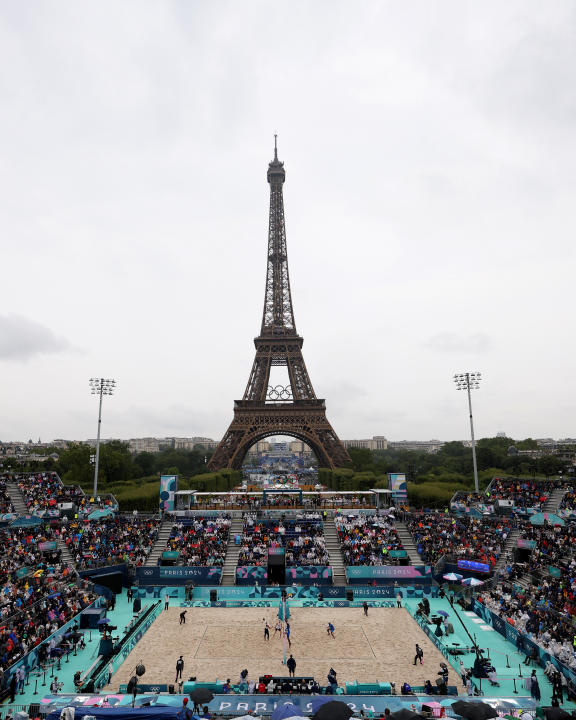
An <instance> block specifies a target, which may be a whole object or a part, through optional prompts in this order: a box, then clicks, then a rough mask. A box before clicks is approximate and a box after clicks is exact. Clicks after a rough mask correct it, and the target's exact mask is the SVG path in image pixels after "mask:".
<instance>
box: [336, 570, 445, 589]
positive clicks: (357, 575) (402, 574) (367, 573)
mask: <svg viewBox="0 0 576 720" xmlns="http://www.w3.org/2000/svg"><path fill="white" fill-rule="evenodd" d="M346 576H347V577H348V582H349V583H351V584H360V585H365V584H366V583H367V582H370V581H376V582H378V581H380V582H386V581H389V580H395V581H398V582H402V581H404V582H408V583H410V584H412V585H413V584H414V582H415V581H416V582H418V583H431V582H432V568H431V567H430V565H354V566H351V567H347V568H346Z"/></svg>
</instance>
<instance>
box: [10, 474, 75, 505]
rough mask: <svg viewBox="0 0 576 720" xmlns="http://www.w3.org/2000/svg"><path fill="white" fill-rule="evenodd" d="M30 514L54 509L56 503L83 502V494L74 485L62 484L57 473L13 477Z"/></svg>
mask: <svg viewBox="0 0 576 720" xmlns="http://www.w3.org/2000/svg"><path fill="white" fill-rule="evenodd" d="M14 479H15V480H16V482H17V483H18V487H19V488H20V492H21V493H22V495H23V497H24V502H25V503H26V507H27V508H28V511H29V513H30V514H34V513H38V512H39V511H42V510H49V509H51V508H53V509H56V508H57V507H58V503H75V504H77V505H81V504H83V502H84V501H85V495H84V493H83V491H82V489H81V488H79V487H77V486H76V485H64V484H63V483H62V481H61V480H60V478H59V477H58V475H57V473H55V472H41V473H26V474H22V475H16V476H15V477H14Z"/></svg>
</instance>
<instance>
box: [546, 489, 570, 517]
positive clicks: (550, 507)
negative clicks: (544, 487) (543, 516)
mask: <svg viewBox="0 0 576 720" xmlns="http://www.w3.org/2000/svg"><path fill="white" fill-rule="evenodd" d="M568 489H569V488H567V487H563V488H554V490H552V492H551V493H550V497H549V498H548V500H546V504H545V505H544V507H543V508H542V512H547V513H556V512H558V509H559V508H560V503H561V502H562V498H563V497H564V495H565V494H566V491H567V490H568Z"/></svg>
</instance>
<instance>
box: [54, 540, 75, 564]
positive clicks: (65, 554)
mask: <svg viewBox="0 0 576 720" xmlns="http://www.w3.org/2000/svg"><path fill="white" fill-rule="evenodd" d="M56 542H57V543H58V550H60V552H61V553H62V562H63V563H66V564H68V565H75V563H76V558H75V557H74V555H72V553H71V552H70V550H69V548H68V545H66V542H65V541H64V540H63V539H62V537H61V536H60V535H59V536H58V538H57V540H56Z"/></svg>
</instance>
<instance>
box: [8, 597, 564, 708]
mask: <svg viewBox="0 0 576 720" xmlns="http://www.w3.org/2000/svg"><path fill="white" fill-rule="evenodd" d="M172 602H173V603H174V601H172ZM148 604H149V603H144V604H143V606H144V607H145V606H147V605H148ZM405 604H406V605H407V606H409V609H410V610H412V611H415V609H416V605H417V604H418V600H417V599H415V600H407V601H405ZM430 605H431V609H432V612H433V613H435V612H438V611H439V610H445V611H446V612H447V613H449V615H450V618H449V620H450V622H452V625H453V626H454V631H455V632H454V635H453V636H450V643H454V642H457V643H460V645H461V646H462V647H465V646H468V645H469V644H470V640H469V638H468V637H467V635H466V633H465V632H464V629H463V628H462V625H461V624H460V622H459V621H458V619H457V618H456V617H455V615H454V612H453V609H452V607H451V606H450V604H449V603H448V601H447V600H441V599H432V600H431V601H430ZM215 612H218V609H217V608H216V609H215ZM458 612H459V615H460V617H461V619H462V621H463V622H464V624H465V625H466V627H467V628H468V631H469V632H470V634H471V635H472V637H476V640H477V642H478V645H479V646H480V647H481V648H483V649H484V650H485V651H486V655H488V656H489V657H490V659H491V660H492V663H493V665H494V666H495V667H496V670H497V675H498V681H499V683H500V686H499V687H493V686H491V685H490V683H489V681H488V680H482V691H483V693H484V694H485V695H486V696H490V697H510V698H518V697H520V696H529V695H530V692H529V691H528V690H527V689H526V687H525V685H524V678H526V677H528V676H529V675H530V674H531V671H532V668H531V667H530V668H529V667H527V666H525V665H524V664H523V662H524V659H525V656H524V654H523V653H522V654H521V653H519V652H518V651H517V650H516V647H515V646H514V645H513V644H512V643H510V642H508V641H507V640H506V639H505V638H504V637H502V636H501V635H500V634H499V633H498V632H496V631H494V630H493V629H491V628H490V626H488V625H486V624H485V623H484V622H483V621H481V620H480V618H478V617H477V616H476V615H474V614H473V613H465V612H463V611H461V610H459V609H458ZM108 617H109V618H110V619H111V621H112V624H113V625H117V626H118V634H119V635H120V636H121V635H123V633H124V629H125V627H126V626H127V625H128V623H129V622H130V621H131V619H132V617H133V614H132V605H131V603H129V602H128V600H127V598H126V593H125V592H124V593H122V595H119V596H118V598H117V602H116V609H115V610H114V611H113V612H112V613H109V614H108ZM84 637H85V641H86V644H87V647H86V648H85V649H84V650H82V651H80V652H78V653H77V655H76V656H74V654H71V655H70V656H69V658H68V662H66V661H65V660H64V659H62V660H61V662H60V669H58V667H57V664H54V665H52V666H51V667H50V668H48V669H47V671H46V674H45V676H44V674H43V673H42V674H39V675H34V674H32V675H31V676H30V677H29V678H28V680H27V684H26V686H25V687H24V692H23V693H20V694H18V695H17V696H16V699H15V703H14V705H15V706H17V705H23V706H24V705H26V706H27V705H29V704H31V703H34V702H39V701H40V699H41V698H42V697H43V696H44V695H48V694H50V683H51V682H52V679H53V676H54V675H57V676H58V679H59V681H61V682H62V683H63V688H62V692H63V693H74V692H75V688H74V683H73V677H74V673H75V672H76V671H77V670H80V671H81V672H82V673H84V672H85V671H86V670H87V669H88V668H89V667H90V665H92V663H93V662H94V661H95V660H96V658H97V656H98V649H99V644H100V633H99V632H98V631H94V630H93V631H92V632H90V631H86V632H85V636H84ZM460 657H461V658H462V659H463V660H464V664H465V665H466V667H471V666H472V664H473V662H474V657H475V656H474V653H468V654H466V655H461V656H457V657H456V658H452V662H453V663H454V667H456V668H457V667H458V662H459V659H460ZM425 662H426V659H425ZM507 665H510V667H507ZM438 669H439V668H437V669H435V670H438ZM536 671H537V676H538V682H539V684H540V690H541V693H542V700H541V704H543V705H550V702H551V696H552V686H551V684H550V683H549V682H548V680H547V678H546V676H545V675H544V672H543V669H542V668H540V667H538V668H536ZM521 676H522V677H521ZM342 680H343V681H344V680H345V678H342ZM514 680H515V681H516V691H517V693H518V694H515V693H514ZM475 682H476V683H478V684H479V681H478V680H475ZM449 684H451V685H453V684H460V677H459V675H458V673H457V672H456V671H455V670H451V672H450V678H449ZM7 704H9V701H5V702H4V704H3V705H4V707H3V708H2V710H3V711H4V710H5V707H6V705H7ZM564 707H565V708H566V709H572V708H576V705H575V704H574V703H568V702H565V703H564Z"/></svg>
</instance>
